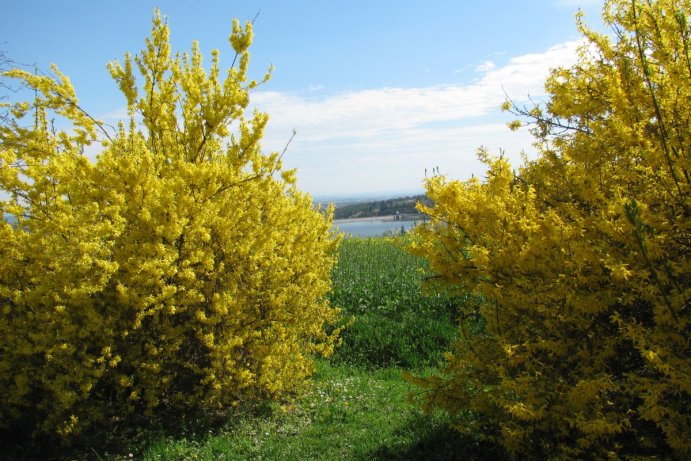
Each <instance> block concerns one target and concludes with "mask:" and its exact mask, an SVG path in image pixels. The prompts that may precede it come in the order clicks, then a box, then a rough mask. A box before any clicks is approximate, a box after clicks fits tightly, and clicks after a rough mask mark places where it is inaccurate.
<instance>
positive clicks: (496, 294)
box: [414, 0, 691, 459]
mask: <svg viewBox="0 0 691 461" xmlns="http://www.w3.org/2000/svg"><path fill="white" fill-rule="evenodd" d="M690 15H691V4H690V3H689V2H688V1H686V0H657V1H653V0H647V1H641V0H610V1H608V2H607V3H606V5H605V9H604V14H603V18H604V20H605V22H606V24H608V25H609V26H611V30H612V31H613V34H612V38H610V37H609V36H607V35H602V34H599V33H596V32H593V31H592V30H589V29H588V28H587V27H585V26H584V25H583V24H581V21H580V20H579V26H580V29H581V31H582V33H583V36H584V38H585V40H584V43H585V44H584V45H583V46H582V48H581V49H580V53H579V60H578V62H577V64H575V65H574V66H573V67H571V68H562V69H557V70H554V71H552V73H551V75H550V77H549V78H548V80H547V82H546V88H547V90H548V93H549V95H550V99H549V102H547V103H546V105H545V106H544V107H539V106H538V107H531V108H521V107H518V106H517V105H515V104H513V103H510V102H509V103H507V104H506V105H505V109H508V110H511V111H512V112H514V113H516V114H520V115H523V116H526V118H524V119H525V120H528V121H529V122H530V124H531V125H532V126H533V128H532V129H533V133H534V135H535V138H536V146H537V149H538V151H539V155H538V157H537V159H536V160H534V161H526V162H525V163H524V165H523V167H522V168H520V169H519V170H518V172H512V170H511V168H510V165H509V164H508V163H507V161H506V159H504V158H502V157H492V156H490V155H489V154H488V153H487V152H485V151H481V152H480V157H481V159H482V160H484V161H485V163H486V164H487V166H488V172H487V177H486V179H485V181H480V180H478V179H471V180H469V181H466V182H460V181H451V180H447V179H445V178H444V177H440V176H437V177H433V178H431V179H429V180H428V182H427V193H428V195H429V197H430V198H432V200H433V201H434V206H432V207H422V211H423V212H425V213H428V214H429V215H430V216H431V217H432V223H431V225H429V226H426V227H420V228H419V231H418V241H417V242H416V243H415V245H414V251H415V252H417V253H418V254H420V255H424V256H426V257H427V258H428V259H429V261H430V264H431V266H432V268H433V269H434V270H435V271H436V273H437V274H438V279H439V280H442V281H443V282H445V283H447V284H451V285H455V286H459V287H465V288H467V289H468V290H471V291H472V292H476V293H478V294H480V295H481V296H482V299H483V303H482V304H480V305H478V306H476V307H474V308H470V307H466V308H465V309H464V311H463V316H464V317H465V318H466V319H468V321H467V322H464V323H463V325H466V324H467V323H468V322H471V321H476V320H477V317H478V316H481V317H482V319H483V322H484V324H485V328H484V329H483V330H482V331H481V332H476V333H475V334H471V333H470V332H468V331H467V330H466V329H465V328H463V327H462V328H461V333H463V335H462V336H463V339H462V340H460V341H458V343H457V346H456V347H455V349H454V350H453V352H452V353H451V354H449V357H448V367H447V368H446V371H445V373H444V374H442V375H441V376H436V377H433V378H430V379H420V380H418V382H419V383H420V384H421V385H422V386H424V387H425V388H427V391H428V392H427V400H426V404H427V405H428V406H429V407H441V408H444V409H446V410H448V411H449V412H450V413H451V414H452V415H454V416H455V417H458V418H459V419H457V421H458V424H457V428H458V429H459V430H460V431H471V432H472V431H480V432H482V433H484V434H485V435H486V436H487V437H490V438H494V439H496V440H498V441H500V442H501V443H502V444H503V445H504V446H505V447H506V448H507V449H509V450H510V451H511V452H513V453H516V454H521V455H522V456H534V457H538V458H544V457H557V458H559V457H562V458H567V459H577V458H579V459H582V458H585V457H594V458H598V459H600V458H606V457H611V458H616V457H618V456H631V455H641V456H644V455H653V454H655V455H663V456H674V457H678V458H679V459H689V456H690V453H691V431H690V427H691V426H690V424H689V423H690V419H691V416H690V415H689V408H691V401H690V399H689V396H690V394H691V378H690V377H691V364H690V362H689V352H690V351H689V337H690V336H689V333H690V331H689V330H690V321H691V312H690V311H691V308H690V307H691V306H690V304H691V258H690V257H689V256H690V253H689V252H690V250H691V177H690V176H689V175H690V174H691V134H690V133H689V127H691V54H690V50H689V48H690V45H691V29H690V27H689V17H690ZM513 125H514V127H515V126H517V125H520V123H517V124H513ZM475 323H476V322H475ZM461 417H462V418H461ZM461 421H462V423H461Z"/></svg>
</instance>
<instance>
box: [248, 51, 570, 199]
mask: <svg viewBox="0 0 691 461" xmlns="http://www.w3.org/2000/svg"><path fill="white" fill-rule="evenodd" d="M579 44H580V42H575V41H574V42H567V43H563V44H560V45H556V46H554V47H552V48H550V49H548V50H547V51H545V52H542V53H532V54H526V55H522V56H518V57H514V58H512V59H510V60H509V61H508V62H507V63H506V64H504V65H501V66H497V65H496V64H494V63H493V62H490V61H488V62H485V63H483V64H482V65H481V66H480V67H479V68H478V70H481V71H482V72H483V74H482V75H481V77H480V78H478V79H477V80H475V81H472V82H470V83H467V84H458V85H439V86H431V87H424V88H377V89H369V90H362V91H352V92H344V93H340V94H332V95H330V96H326V97H317V96H315V95H309V94H308V95H305V94H304V93H302V94H288V93H280V92H272V91H262V92H257V93H255V94H254V97H253V104H254V105H255V106H256V107H258V108H259V109H261V110H263V111H266V112H267V113H268V114H269V115H270V121H269V126H268V128H267V133H266V135H265V137H264V143H263V144H264V147H265V148H266V149H267V150H270V151H280V150H282V149H283V146H284V145H285V143H286V141H287V140H288V139H289V137H290V135H291V133H292V130H293V129H296V130H297V136H296V138H295V140H294V141H293V143H292V144H291V146H290V149H289V150H288V153H287V154H286V157H285V163H286V165H288V166H290V167H298V170H299V171H298V177H299V181H300V185H301V187H303V188H304V189H306V190H308V191H310V192H312V193H313V194H333V193H344V194H347V193H352V192H369V191H371V192H378V191H383V190H396V189H410V188H414V187H418V186H420V184H421V181H422V179H423V176H424V171H425V168H427V170H428V171H431V169H432V167H435V166H439V167H440V168H441V171H442V172H447V173H449V175H450V176H453V177H457V178H460V179H465V178H467V177H469V176H470V175H471V174H475V175H483V173H484V169H483V167H482V165H480V164H479V162H478V161H477V160H476V158H475V152H476V149H477V148H478V147H479V146H481V145H485V146H487V147H488V148H489V149H490V150H492V151H494V152H498V151H499V149H502V148H503V149H504V150H505V151H506V152H507V154H508V155H509V156H510V157H511V158H512V159H513V160H514V161H515V164H517V163H518V155H519V153H520V151H521V150H523V149H528V150H529V149H530V148H531V138H530V137H529V135H528V134H527V133H526V132H525V130H523V131H521V132H518V133H514V132H511V131H509V130H508V129H507V128H506V127H505V123H506V122H507V121H508V120H510V116H507V115H506V114H504V115H501V113H500V111H499V106H500V105H501V103H502V102H503V101H504V98H505V92H506V94H508V95H509V96H510V97H511V98H512V99H513V100H514V101H517V102H521V101H523V100H526V99H527V96H528V95H530V96H531V97H532V98H536V99H539V98H540V97H544V93H545V91H544V86H543V85H544V80H545V78H546V77H547V75H548V71H549V69H551V68H554V67H557V66H568V65H571V64H573V63H574V62H575V59H576V48H577V47H578V45H579Z"/></svg>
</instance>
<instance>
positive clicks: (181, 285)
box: [0, 12, 337, 439]
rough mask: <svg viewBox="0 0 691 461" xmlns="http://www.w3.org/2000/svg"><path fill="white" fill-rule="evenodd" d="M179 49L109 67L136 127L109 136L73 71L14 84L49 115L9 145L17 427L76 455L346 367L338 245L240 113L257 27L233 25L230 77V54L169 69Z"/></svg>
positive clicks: (259, 123) (8, 384)
mask: <svg viewBox="0 0 691 461" xmlns="http://www.w3.org/2000/svg"><path fill="white" fill-rule="evenodd" d="M168 34H169V31H168V26H167V24H166V23H164V22H163V21H162V19H161V18H160V15H159V14H158V12H156V15H155V17H154V21H153V29H152V35H151V37H150V38H149V39H147V41H146V48H145V49H144V50H143V51H142V53H141V54H139V55H137V56H136V57H134V59H132V58H131V57H130V56H129V55H126V56H125V59H124V64H121V63H118V62H113V63H110V64H109V66H108V68H109V70H110V73H111V74H112V76H113V78H114V79H115V80H116V82H117V83H118V85H119V87H120V89H121V90H122V92H123V93H124V95H125V97H126V99H127V107H128V110H129V114H130V116H131V120H130V122H129V125H127V124H121V125H120V126H119V128H118V129H117V132H116V133H112V136H111V134H110V133H109V132H108V131H107V130H106V129H105V128H104V127H103V125H102V124H100V123H99V122H96V121H95V120H93V119H92V118H91V117H90V116H89V115H88V114H87V113H86V112H84V111H83V110H82V109H81V108H80V106H79V105H78V103H77V99H76V97H75V93H74V90H73V88H72V86H71V85H70V82H69V80H68V78H67V77H66V76H64V75H62V74H60V73H59V71H58V70H57V68H54V69H53V72H54V73H55V74H56V75H57V77H54V78H53V77H48V76H43V75H33V74H30V73H27V72H24V71H21V70H13V71H11V72H9V73H8V75H9V76H11V77H15V78H18V79H20V80H22V81H23V82H24V83H25V85H26V86H27V87H28V88H30V89H32V90H34V91H35V93H36V98H35V99H34V100H33V101H31V102H22V103H18V104H15V105H14V106H12V108H11V111H12V115H13V120H12V121H11V122H10V123H8V124H5V125H3V126H2V127H0V130H1V131H0V135H1V138H0V142H1V143H2V144H0V187H1V188H2V190H3V191H5V196H4V197H3V198H4V199H3V200H2V201H1V202H0V209H1V210H2V212H3V216H4V219H3V220H2V221H1V222H0V314H1V316H0V338H1V339H0V388H1V389H2V392H1V393H0V425H1V426H4V428H9V427H12V428H13V430H14V429H19V430H20V431H22V432H24V433H35V434H42V433H43V434H51V433H56V432H57V433H58V434H60V435H62V436H63V437H65V438H66V439H70V438H71V437H72V436H74V435H75V434H77V433H78V432H79V431H81V430H83V429H84V428H86V427H88V426H89V425H92V424H94V423H97V424H101V423H107V422H108V421H113V420H116V419H125V420H126V418H127V417H128V415H133V414H151V413H152V412H154V411H156V410H160V409H168V410H170V409H178V410H185V409H215V408H219V407H223V406H227V405H232V404H235V403H238V402H240V401H243V400H247V399H261V398H272V397H277V396H280V395H282V394H284V393H286V392H290V391H294V390H296V389H298V388H299V386H300V385H301V384H302V383H303V382H304V381H305V378H306V377H307V376H308V375H309V374H310V373H311V371H312V362H311V360H310V355H311V354H313V353H329V352H330V349H331V347H332V344H333V341H334V338H335V334H330V335H327V334H326V333H325V329H324V327H325V326H326V325H327V324H329V323H331V322H332V321H333V319H334V317H335V315H336V314H337V310H336V309H332V308H331V307H330V306H329V305H328V303H327V301H326V298H325V295H326V293H327V292H328V290H329V288H330V274H331V269H332V266H333V263H334V258H335V246H336V245H337V240H335V239H333V238H331V232H330V224H331V223H330V221H331V218H330V217H329V216H328V214H327V215H326V216H325V215H324V214H322V213H321V212H319V211H317V210H314V209H313V207H312V203H311V200H310V198H309V197H308V196H306V195H304V194H302V193H301V192H299V191H298V190H297V189H296V186H295V178H294V171H292V170H282V167H281V160H280V156H279V155H278V154H270V155H265V154H262V153H261V151H260V145H259V141H260V138H261V136H262V133H263V130H264V127H265V124H266V122H267V116H266V115H265V114H262V113H259V112H255V113H254V114H253V115H252V116H251V117H249V118H246V117H245V115H244V114H245V111H246V108H247V105H248V103H249V92H250V90H252V89H253V88H255V87H256V86H257V85H258V83H257V82H255V81H248V79H247V68H248V63H249V54H248V47H249V46H250V43H251V40H252V28H251V23H248V24H247V25H246V26H245V27H244V28H243V27H241V26H240V25H239V23H238V22H237V21H235V22H234V23H233V32H232V34H231V36H230V43H231V44H232V47H233V49H234V50H235V52H236V53H237V54H236V60H235V61H233V63H234V64H233V65H232V66H231V68H230V70H229V71H228V73H227V75H226V76H225V78H221V76H220V64H219V57H218V53H217V52H214V54H213V60H212V63H211V65H210V69H208V70H207V69H205V67H204V66H203V65H202V56H201V54H200V52H199V49H198V46H197V44H196V43H195V44H194V46H193V48H192V51H191V54H189V55H188V54H187V53H185V54H183V55H179V54H178V55H175V56H171V52H170V46H169V41H168ZM135 66H136V68H137V69H138V70H139V72H140V73H141V77H137V76H135V73H134V71H133V68H134V67H135ZM267 78H268V74H267ZM138 83H141V84H142V87H141V88H138V85H137V84H138ZM50 117H61V118H62V119H63V120H66V121H68V122H69V125H68V126H67V127H66V128H65V129H63V130H58V129H56V128H54V126H53V125H52V124H51V123H50V122H49V119H50ZM61 123H62V122H61ZM64 125H67V124H66V123H62V126H64ZM57 126H61V125H57ZM99 130H101V131H99ZM99 133H100V135H99ZM99 136H100V137H101V138H102V145H103V149H102V151H101V153H100V154H99V156H98V159H97V160H96V161H95V162H91V161H90V160H89V159H88V158H87V157H86V156H85V155H84V148H85V146H87V145H89V144H91V143H92V142H97V141H98V139H99ZM7 214H9V215H11V216H14V217H16V219H17V222H16V223H10V222H9V220H8V218H7Z"/></svg>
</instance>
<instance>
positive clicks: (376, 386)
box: [120, 361, 496, 461]
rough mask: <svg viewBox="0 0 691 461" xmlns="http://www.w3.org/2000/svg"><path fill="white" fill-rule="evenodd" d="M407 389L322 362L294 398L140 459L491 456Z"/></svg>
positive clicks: (382, 373)
mask: <svg viewBox="0 0 691 461" xmlns="http://www.w3.org/2000/svg"><path fill="white" fill-rule="evenodd" d="M411 389H412V387H411V385H410V384H408V383H406V382H405V381H404V380H403V379H402V377H401V371H400V370H398V369H395V368H389V369H384V370H379V371H362V370H359V369H356V368H353V367H348V366H344V365H340V366H339V365H332V364H330V363H328V362H324V361H322V362H320V363H319V367H318V371H317V375H316V376H315V380H314V384H313V387H312V388H311V389H310V391H309V392H308V393H307V394H306V395H305V396H304V397H303V398H302V399H300V400H299V401H297V402H295V403H294V404H291V405H284V406H276V407H274V408H271V409H267V411H266V412H265V414H264V415H260V416H254V417H246V418H241V419H240V420H239V421H236V422H235V423H234V424H232V425H230V426H228V427H226V428H225V429H224V430H222V431H220V432H219V433H216V434H209V435H206V436H202V437H197V438H182V439H181V438H176V439H161V440H159V441H156V442H154V443H153V444H151V445H150V446H149V448H148V450H147V451H146V452H145V453H144V454H143V457H142V458H139V459H145V460H189V459H198V460H238V461H239V460H296V461H297V460H300V461H302V460H363V461H364V460H456V459H481V458H484V457H485V456H486V455H489V453H484V454H483V453H481V452H480V451H478V449H480V448H481V447H479V446H478V445H477V444H474V443H468V442H467V441H463V440H462V439H460V438H459V436H458V434H456V433H453V432H452V431H451V430H450V429H448V428H447V427H446V424H445V422H444V419H443V417H442V416H441V415H439V416H434V415H431V416H430V415H424V414H422V413H421V412H420V410H419V409H417V407H416V406H414V405H411V404H410V403H409V402H408V401H407V394H408V393H409V391H410V390H411ZM120 459H122V458H120ZM488 459H489V458H488ZM493 459H496V458H493Z"/></svg>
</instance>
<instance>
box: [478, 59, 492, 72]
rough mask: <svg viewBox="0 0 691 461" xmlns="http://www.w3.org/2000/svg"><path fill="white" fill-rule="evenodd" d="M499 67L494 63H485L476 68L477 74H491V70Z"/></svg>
mask: <svg viewBox="0 0 691 461" xmlns="http://www.w3.org/2000/svg"><path fill="white" fill-rule="evenodd" d="M495 67H497V65H496V64H495V63H494V61H485V62H483V63H482V64H480V65H479V66H477V67H476V68H475V70H476V71H477V72H489V71H490V70H492V69H494V68H495Z"/></svg>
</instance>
